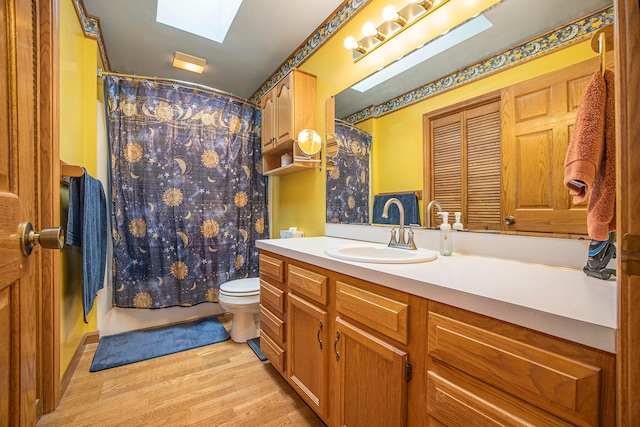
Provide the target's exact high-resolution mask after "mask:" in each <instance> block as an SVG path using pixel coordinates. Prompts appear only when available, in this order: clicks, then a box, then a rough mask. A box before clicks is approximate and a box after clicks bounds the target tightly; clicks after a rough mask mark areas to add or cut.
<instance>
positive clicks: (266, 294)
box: [260, 280, 286, 315]
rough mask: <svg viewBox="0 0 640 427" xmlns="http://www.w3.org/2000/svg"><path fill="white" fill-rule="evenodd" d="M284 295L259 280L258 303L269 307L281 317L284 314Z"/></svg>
mask: <svg viewBox="0 0 640 427" xmlns="http://www.w3.org/2000/svg"><path fill="white" fill-rule="evenodd" d="M285 295H286V294H285V293H284V291H283V290H282V289H278V288H276V287H275V286H273V285H272V284H270V283H268V282H266V281H265V280H260V303H261V304H266V305H269V306H270V307H271V308H272V309H275V310H276V311H277V312H278V313H280V314H281V315H283V314H284V307H285Z"/></svg>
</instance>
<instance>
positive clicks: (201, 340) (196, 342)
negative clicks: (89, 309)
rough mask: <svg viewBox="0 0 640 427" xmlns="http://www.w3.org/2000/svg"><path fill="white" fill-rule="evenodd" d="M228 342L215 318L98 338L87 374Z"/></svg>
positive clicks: (224, 332)
mask: <svg viewBox="0 0 640 427" xmlns="http://www.w3.org/2000/svg"><path fill="white" fill-rule="evenodd" d="M227 339H229V333H228V332H227V330H226V329H225V328H224V326H223V325H222V323H220V321H219V320H218V319H217V318H216V317H208V318H205V319H198V320H194V321H192V322H187V323H180V324H176V325H171V326H164V327H161V328H154V329H145V330H141V331H132V332H126V333H124V334H118V335H109V336H107V337H104V338H101V339H100V343H99V344H98V348H97V349H96V353H95V355H94V356H93V362H92V363H91V368H90V369H89V371H90V372H96V371H101V370H103V369H108V368H114V367H116V366H122V365H128V364H129V363H135V362H140V361H142V360H147V359H153V358H155V357H160V356H166V355H167V354H173V353H178V352H180V351H184V350H189V349H192V348H196V347H202V346H205V345H209V344H214V343H217V342H220V341H225V340H227Z"/></svg>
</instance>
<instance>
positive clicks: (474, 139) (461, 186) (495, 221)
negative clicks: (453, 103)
mask: <svg viewBox="0 0 640 427" xmlns="http://www.w3.org/2000/svg"><path fill="white" fill-rule="evenodd" d="M429 128H430V130H431V132H430V142H431V144H430V151H431V153H432V156H431V159H432V160H431V173H432V177H431V179H430V182H428V183H427V186H430V187H431V196H432V197H431V199H435V200H437V201H438V202H439V203H440V204H441V206H442V209H443V210H444V211H447V212H449V213H450V218H453V212H462V221H463V223H464V226H465V228H469V229H475V230H500V224H501V218H500V209H501V205H500V182H501V180H500V177H501V169H500V167H501V160H500V103H499V101H494V102H490V103H484V104H482V105H477V106H473V107H470V108H466V109H464V110H462V111H456V112H454V113H450V114H447V115H445V116H440V117H438V118H434V119H431V120H430V123H429ZM434 221H435V222H434ZM431 223H432V224H440V223H441V220H440V219H437V218H432V220H431Z"/></svg>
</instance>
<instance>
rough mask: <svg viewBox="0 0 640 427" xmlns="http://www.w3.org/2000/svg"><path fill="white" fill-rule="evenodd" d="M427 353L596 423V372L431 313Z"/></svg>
mask: <svg viewBox="0 0 640 427" xmlns="http://www.w3.org/2000/svg"><path fill="white" fill-rule="evenodd" d="M428 353H429V355H430V356H431V357H433V358H435V359H438V360H440V361H442V362H444V363H446V364H447V365H450V366H453V367H455V368H458V369H460V370H462V371H464V372H466V373H468V374H470V375H472V376H473V377H476V378H479V379H481V380H482V381H485V382H486V383H488V384H491V385H492V386H494V387H496V388H498V389H501V390H504V391H506V392H507V393H510V394H513V395H514V396H517V397H520V398H521V399H523V400H525V401H529V402H535V403H537V404H538V405H540V406H543V407H546V408H547V409H548V410H552V411H553V412H560V413H562V415H563V416H565V417H569V418H570V419H574V420H577V421H579V422H580V424H585V423H587V424H588V425H598V423H599V407H600V382H601V378H600V377H601V374H600V369H599V368H597V367H594V366H591V365H588V364H586V363H582V362H580V361H577V360H573V359H570V358H568V357H565V356H563V355H560V354H556V353H552V352H550V351H547V350H544V349H541V348H538V347H535V346H532V345H529V344H526V343H524V342H521V341H517V340H514V339H511V338H508V337H506V336H503V335H500V334H496V333H494V332H491V331H488V330H485V329H482V328H479V327H476V326H472V325H469V324H467V323H464V322H461V321H458V320H454V319H451V318H449V317H446V316H443V315H440V314H437V313H433V312H430V313H429V338H428Z"/></svg>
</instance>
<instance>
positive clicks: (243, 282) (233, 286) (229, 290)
mask: <svg viewBox="0 0 640 427" xmlns="http://www.w3.org/2000/svg"><path fill="white" fill-rule="evenodd" d="M220 292H221V293H223V294H226V295H234V296H243V297H246V296H252V295H258V294H260V279H258V278H257V277H252V278H250V279H238V280H231V281H230V282H226V283H223V284H222V285H221V286H220Z"/></svg>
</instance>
